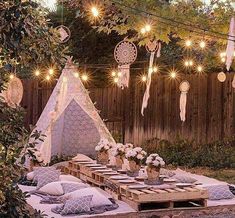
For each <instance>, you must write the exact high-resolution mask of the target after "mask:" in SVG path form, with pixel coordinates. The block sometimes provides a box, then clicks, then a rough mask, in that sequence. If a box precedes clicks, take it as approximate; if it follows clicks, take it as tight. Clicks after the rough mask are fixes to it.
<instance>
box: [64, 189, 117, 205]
mask: <svg viewBox="0 0 235 218" xmlns="http://www.w3.org/2000/svg"><path fill="white" fill-rule="evenodd" d="M98 190H99V189H98V188H84V189H80V190H78V191H74V192H71V193H68V194H65V195H64V196H62V197H61V199H62V200H64V201H66V200H73V199H77V198H81V197H84V196H88V195H93V198H92V202H91V206H92V207H100V206H105V205H112V202H111V201H110V200H109V199H108V198H107V197H106V196H104V195H103V194H101V192H100V191H98Z"/></svg>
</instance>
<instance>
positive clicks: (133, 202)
mask: <svg viewBox="0 0 235 218" xmlns="http://www.w3.org/2000/svg"><path fill="white" fill-rule="evenodd" d="M120 194H121V199H122V200H123V201H125V202H126V203H128V204H129V205H130V206H132V207H133V208H134V209H135V210H138V211H142V210H156V209H158V210H159V209H180V208H181V209H182V208H188V209H192V208H202V207H206V199H207V198H208V192H207V191H206V190H205V189H202V188H198V187H194V188H186V187H185V188H170V189H155V188H151V189H141V190H134V189H128V186H121V187H120Z"/></svg>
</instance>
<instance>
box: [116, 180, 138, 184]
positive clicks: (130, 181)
mask: <svg viewBox="0 0 235 218" xmlns="http://www.w3.org/2000/svg"><path fill="white" fill-rule="evenodd" d="M118 182H119V183H123V184H130V183H135V180H130V179H127V180H118Z"/></svg>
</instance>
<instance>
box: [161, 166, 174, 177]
mask: <svg viewBox="0 0 235 218" xmlns="http://www.w3.org/2000/svg"><path fill="white" fill-rule="evenodd" d="M160 174H161V175H166V176H168V177H172V176H174V175H175V172H173V171H172V170H167V169H164V168H161V170H160Z"/></svg>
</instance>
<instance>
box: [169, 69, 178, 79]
mask: <svg viewBox="0 0 235 218" xmlns="http://www.w3.org/2000/svg"><path fill="white" fill-rule="evenodd" d="M176 76H177V74H176V72H175V71H172V72H170V77H171V78H172V79H175V78H176Z"/></svg>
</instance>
